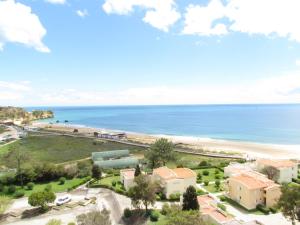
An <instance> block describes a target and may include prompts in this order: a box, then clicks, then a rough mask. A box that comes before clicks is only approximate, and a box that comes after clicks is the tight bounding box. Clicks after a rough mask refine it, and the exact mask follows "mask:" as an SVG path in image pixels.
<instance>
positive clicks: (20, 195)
mask: <svg viewBox="0 0 300 225" xmlns="http://www.w3.org/2000/svg"><path fill="white" fill-rule="evenodd" d="M24 195H25V191H23V190H18V191H16V193H15V194H14V197H15V198H22V197H23V196H24Z"/></svg>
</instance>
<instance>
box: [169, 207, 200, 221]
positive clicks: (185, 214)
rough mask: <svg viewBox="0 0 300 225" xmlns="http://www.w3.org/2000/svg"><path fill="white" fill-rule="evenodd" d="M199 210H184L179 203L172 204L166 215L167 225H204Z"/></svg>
mask: <svg viewBox="0 0 300 225" xmlns="http://www.w3.org/2000/svg"><path fill="white" fill-rule="evenodd" d="M204 224H205V223H204V222H203V221H202V219H201V215H200V213H199V211H198V210H190V211H182V210H181V209H180V208H179V207H178V206H177V205H171V206H170V210H169V213H168V214H167V216H166V225H204Z"/></svg>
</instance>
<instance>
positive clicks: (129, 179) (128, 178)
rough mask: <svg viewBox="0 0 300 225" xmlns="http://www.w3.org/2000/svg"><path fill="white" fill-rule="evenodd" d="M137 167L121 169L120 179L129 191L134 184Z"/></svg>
mask: <svg viewBox="0 0 300 225" xmlns="http://www.w3.org/2000/svg"><path fill="white" fill-rule="evenodd" d="M134 173H135V169H133V168H132V169H123V170H120V181H121V183H122V184H123V185H124V187H125V190H126V191H128V190H129V188H131V187H132V186H133V185H134Z"/></svg>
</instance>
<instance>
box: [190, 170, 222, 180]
mask: <svg viewBox="0 0 300 225" xmlns="http://www.w3.org/2000/svg"><path fill="white" fill-rule="evenodd" d="M216 170H217V171H219V173H218V174H216V172H215V171H216ZM194 171H195V172H196V173H197V174H198V173H200V174H201V175H202V181H206V180H207V181H209V182H211V181H215V180H216V177H215V176H216V175H218V176H219V177H220V178H219V180H223V179H224V172H223V171H221V170H219V169H216V168H209V169H197V170H194ZM203 171H208V172H209V174H208V175H207V176H205V175H203Z"/></svg>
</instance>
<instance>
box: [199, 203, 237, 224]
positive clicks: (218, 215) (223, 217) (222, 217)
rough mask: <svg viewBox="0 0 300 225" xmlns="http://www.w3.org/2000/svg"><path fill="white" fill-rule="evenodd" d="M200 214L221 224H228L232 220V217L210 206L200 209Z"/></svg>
mask: <svg viewBox="0 0 300 225" xmlns="http://www.w3.org/2000/svg"><path fill="white" fill-rule="evenodd" d="M200 212H201V214H202V215H209V216H210V217H212V218H214V219H215V220H216V221H218V222H220V223H222V224H223V223H224V222H229V221H231V220H233V217H232V216H230V215H227V214H226V213H224V212H222V211H221V210H219V209H217V208H216V207H214V206H211V205H206V206H205V207H203V208H201V210H200Z"/></svg>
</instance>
